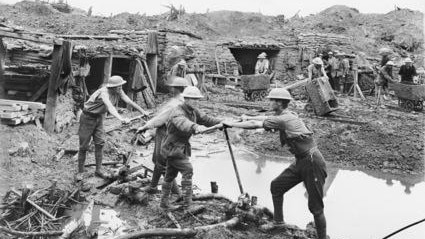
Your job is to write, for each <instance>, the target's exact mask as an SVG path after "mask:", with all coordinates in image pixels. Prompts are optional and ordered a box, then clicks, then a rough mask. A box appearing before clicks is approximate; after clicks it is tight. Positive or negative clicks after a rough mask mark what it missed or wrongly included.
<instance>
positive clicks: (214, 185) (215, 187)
mask: <svg viewBox="0 0 425 239" xmlns="http://www.w3.org/2000/svg"><path fill="white" fill-rule="evenodd" d="M211 192H212V193H218V185H217V182H211Z"/></svg>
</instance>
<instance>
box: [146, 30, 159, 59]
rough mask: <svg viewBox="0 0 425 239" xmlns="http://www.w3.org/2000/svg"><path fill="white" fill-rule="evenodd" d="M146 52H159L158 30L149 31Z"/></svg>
mask: <svg viewBox="0 0 425 239" xmlns="http://www.w3.org/2000/svg"><path fill="white" fill-rule="evenodd" d="M146 54H155V55H156V54H158V32H156V31H149V32H148V41H147V43H146Z"/></svg>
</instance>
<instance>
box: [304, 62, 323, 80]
mask: <svg viewBox="0 0 425 239" xmlns="http://www.w3.org/2000/svg"><path fill="white" fill-rule="evenodd" d="M312 63H313V64H310V65H309V66H308V67H307V71H308V79H310V80H312V79H316V78H320V77H326V78H328V76H327V75H326V72H325V69H324V67H323V61H322V59H320V57H316V58H314V59H313V61H312Z"/></svg>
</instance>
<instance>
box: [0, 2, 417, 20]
mask: <svg viewBox="0 0 425 239" xmlns="http://www.w3.org/2000/svg"><path fill="white" fill-rule="evenodd" d="M52 1H53V0H50V2H52ZM56 1H57V0H56ZM64 1H67V2H68V3H69V4H70V5H72V6H74V7H78V8H81V9H83V10H86V11H87V10H88V8H89V7H90V6H93V13H94V14H97V15H106V16H108V15H110V14H111V13H112V14H117V13H120V12H130V13H137V12H139V13H140V14H143V13H146V14H147V15H155V14H160V13H164V12H166V11H167V10H168V9H167V8H166V7H164V6H163V5H169V4H173V5H174V6H176V7H178V6H180V4H181V5H182V6H183V7H184V8H185V9H186V11H187V12H190V13H192V12H196V13H205V12H206V11H207V10H209V11H216V10H234V11H242V12H261V13H262V14H265V15H279V14H284V15H285V16H287V17H292V16H293V15H294V14H295V13H296V12H298V11H300V15H301V16H306V15H309V14H312V13H313V14H314V13H318V12H320V11H322V10H324V9H326V8H328V7H330V6H333V5H347V6H349V7H354V8H357V9H358V10H359V11H360V12H362V13H387V12H389V11H392V10H394V6H395V5H397V6H399V7H401V8H410V9H413V10H420V11H422V12H425V1H424V0H379V1H378V0H286V1H285V0H115V1H112V0H64ZM0 2H2V3H8V4H13V3H16V2H19V1H18V0H0Z"/></svg>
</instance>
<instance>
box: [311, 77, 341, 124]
mask: <svg viewBox="0 0 425 239" xmlns="http://www.w3.org/2000/svg"><path fill="white" fill-rule="evenodd" d="M305 88H306V91H307V94H308V96H309V98H310V101H311V105H312V106H313V109H314V113H315V114H316V115H320V116H321V115H326V114H328V113H330V112H332V111H335V110H337V107H338V101H337V99H336V97H335V94H334V92H333V90H332V88H331V85H330V84H329V81H328V79H326V78H323V77H322V78H316V79H313V80H309V81H307V84H306V86H305Z"/></svg>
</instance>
